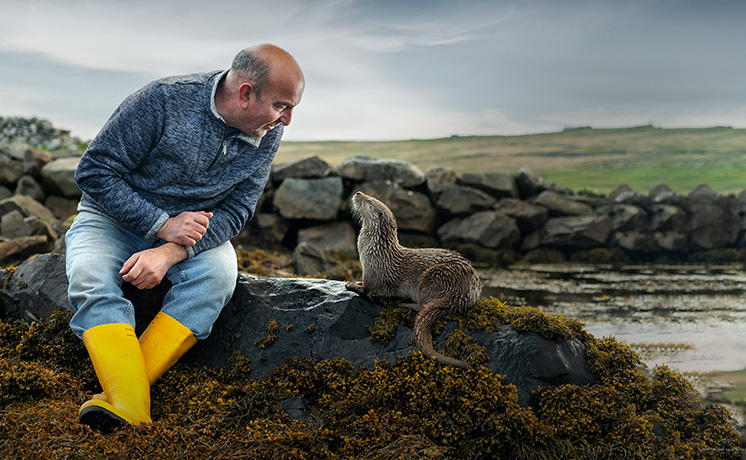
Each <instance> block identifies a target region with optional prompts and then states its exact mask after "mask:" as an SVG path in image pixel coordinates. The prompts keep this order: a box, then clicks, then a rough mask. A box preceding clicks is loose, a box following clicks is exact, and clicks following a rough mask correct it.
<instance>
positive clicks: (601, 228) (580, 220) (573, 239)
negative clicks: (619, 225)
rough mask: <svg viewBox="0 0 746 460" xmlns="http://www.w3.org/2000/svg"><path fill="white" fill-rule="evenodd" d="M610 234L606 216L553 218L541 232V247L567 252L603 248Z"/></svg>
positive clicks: (609, 222) (609, 221)
mask: <svg viewBox="0 0 746 460" xmlns="http://www.w3.org/2000/svg"><path fill="white" fill-rule="evenodd" d="M610 232H611V218H610V217H608V216H571V217H553V218H551V219H549V220H548V221H547V223H546V225H545V226H544V228H543V229H542V230H541V245H542V246H548V247H558V248H563V249H569V250H583V249H591V248H596V247H600V246H603V245H604V244H605V243H606V240H607V238H608V237H609V233H610Z"/></svg>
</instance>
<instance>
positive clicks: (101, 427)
mask: <svg viewBox="0 0 746 460" xmlns="http://www.w3.org/2000/svg"><path fill="white" fill-rule="evenodd" d="M79 420H80V423H82V424H84V425H88V426H90V427H91V428H93V429H95V430H98V431H100V432H102V433H111V432H112V431H114V430H115V429H116V428H119V427H120V426H123V425H128V424H129V423H128V422H127V421H126V420H125V419H123V418H122V417H119V416H118V415H116V414H115V413H113V412H111V411H108V410H106V409H104V408H103V407H101V406H89V407H86V408H85V409H83V410H81V411H80V417H79Z"/></svg>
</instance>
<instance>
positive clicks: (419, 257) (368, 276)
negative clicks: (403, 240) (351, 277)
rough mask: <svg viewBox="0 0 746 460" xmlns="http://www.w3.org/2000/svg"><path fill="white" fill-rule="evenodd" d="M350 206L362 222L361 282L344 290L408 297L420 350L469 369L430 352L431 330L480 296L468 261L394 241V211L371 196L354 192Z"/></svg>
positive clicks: (447, 252) (359, 245)
mask: <svg viewBox="0 0 746 460" xmlns="http://www.w3.org/2000/svg"><path fill="white" fill-rule="evenodd" d="M352 210H353V213H354V214H355V215H356V216H357V217H358V218H359V219H360V222H361V224H362V228H361V229H360V234H359V235H358V239H357V249H358V253H359V255H360V262H361V264H362V266H363V280H362V282H360V281H358V282H354V283H347V288H348V289H350V290H353V291H355V292H358V293H359V294H361V295H366V296H367V295H379V296H382V297H397V298H402V299H411V300H412V301H414V302H415V304H414V305H406V306H408V307H410V308H413V309H415V310H417V311H419V313H418V314H417V317H416V318H415V320H414V336H415V340H416V341H417V345H418V346H419V347H420V349H421V350H422V352H423V353H424V354H425V355H427V356H429V357H431V358H434V359H436V360H437V361H438V362H441V363H443V364H450V365H452V366H458V367H463V368H467V369H470V368H471V366H469V365H468V364H467V363H465V362H463V361H460V360H458V359H454V358H449V357H448V356H444V355H442V354H440V353H438V352H437V351H435V349H434V348H433V336H432V328H433V325H434V324H435V322H436V321H438V320H440V319H443V318H445V317H446V316H448V315H454V314H455V315H459V314H462V313H465V312H466V311H467V310H468V309H469V308H471V307H472V306H474V304H475V303H476V301H477V300H479V296H480V295H481V292H482V283H481V282H480V281H479V276H477V272H476V270H474V268H473V267H472V266H471V263H469V261H468V260H467V259H466V258H465V257H463V256H462V255H461V254H459V253H458V252H456V251H451V250H448V249H440V248H426V249H411V248H406V247H404V246H402V245H401V244H399V237H398V233H397V225H396V219H395V218H394V214H393V213H392V212H391V210H390V209H389V208H388V207H387V206H386V205H385V204H383V203H382V202H381V201H379V200H377V199H375V198H373V197H371V196H368V195H366V194H364V193H362V192H357V193H356V194H355V195H354V196H353V197H352Z"/></svg>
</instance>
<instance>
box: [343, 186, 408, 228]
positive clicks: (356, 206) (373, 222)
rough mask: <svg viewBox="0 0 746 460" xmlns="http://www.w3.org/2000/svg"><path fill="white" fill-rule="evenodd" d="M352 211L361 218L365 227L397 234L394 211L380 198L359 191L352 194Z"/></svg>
mask: <svg viewBox="0 0 746 460" xmlns="http://www.w3.org/2000/svg"><path fill="white" fill-rule="evenodd" d="M352 213H353V214H354V215H355V216H357V218H358V219H360V223H361V224H362V226H363V228H367V229H374V228H375V229H378V230H379V231H381V232H384V233H386V234H391V233H392V232H393V235H394V236H396V230H397V226H396V218H395V217H394V213H392V212H391V210H390V209H389V208H388V206H386V205H385V204H383V202H381V201H380V200H377V199H375V198H373V197H372V196H369V195H366V194H365V193H363V192H357V193H355V194H354V195H353V196H352Z"/></svg>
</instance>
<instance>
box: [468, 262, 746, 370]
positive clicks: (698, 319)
mask: <svg viewBox="0 0 746 460" xmlns="http://www.w3.org/2000/svg"><path fill="white" fill-rule="evenodd" d="M480 276H481V278H482V282H483V284H484V296H494V297H497V298H498V299H500V300H503V301H504V302H506V303H507V304H508V305H513V306H520V305H528V306H532V307H537V308H541V309H542V310H544V311H545V312H547V313H551V314H557V315H563V316H567V317H573V318H578V319H580V320H581V321H583V322H585V324H586V330H588V332H590V333H591V334H593V335H595V336H596V337H604V336H614V337H616V338H617V339H619V340H620V341H622V342H624V343H627V344H629V345H630V346H632V348H634V349H635V350H636V351H638V352H639V353H640V354H641V356H642V357H643V359H644V360H645V362H646V363H647V364H648V365H649V366H654V365H657V364H662V363H665V364H666V365H668V366H669V367H671V368H673V369H676V370H679V371H681V372H685V373H689V372H711V371H736V370H743V369H746V272H744V268H743V266H740V265H728V266H691V265H685V266H649V265H645V266H625V267H622V268H619V269H614V270H612V269H610V268H603V267H596V266H588V265H572V264H563V265H531V266H522V267H514V268H511V269H507V270H481V271H480Z"/></svg>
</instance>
